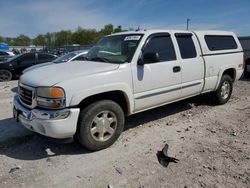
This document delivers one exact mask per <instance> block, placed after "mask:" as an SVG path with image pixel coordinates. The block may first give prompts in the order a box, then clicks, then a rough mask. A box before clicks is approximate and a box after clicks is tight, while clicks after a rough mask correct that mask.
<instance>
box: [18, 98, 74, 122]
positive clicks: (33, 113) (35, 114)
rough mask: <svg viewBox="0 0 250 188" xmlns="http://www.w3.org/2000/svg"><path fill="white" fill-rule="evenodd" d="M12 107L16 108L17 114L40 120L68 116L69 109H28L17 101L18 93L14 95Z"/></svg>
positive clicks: (28, 118)
mask: <svg viewBox="0 0 250 188" xmlns="http://www.w3.org/2000/svg"><path fill="white" fill-rule="evenodd" d="M14 108H15V110H17V113H19V115H21V116H23V117H24V118H25V119H27V120H30V121H31V120H33V119H42V120H58V119H65V118H67V117H68V116H69V114H70V110H69V109H62V110H43V109H32V110H30V109H28V108H26V107H24V106H23V105H22V104H21V103H20V102H19V97H18V95H15V97H14Z"/></svg>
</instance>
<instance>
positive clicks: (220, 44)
mask: <svg viewBox="0 0 250 188" xmlns="http://www.w3.org/2000/svg"><path fill="white" fill-rule="evenodd" d="M205 41H206V43H207V46H208V48H209V50H210V51H217V50H230V49H237V47H238V46H237V44H236V42H235V40H234V38H233V36H230V35H228V36H226V35H224V36H222V35H220V36H218V35H206V36H205Z"/></svg>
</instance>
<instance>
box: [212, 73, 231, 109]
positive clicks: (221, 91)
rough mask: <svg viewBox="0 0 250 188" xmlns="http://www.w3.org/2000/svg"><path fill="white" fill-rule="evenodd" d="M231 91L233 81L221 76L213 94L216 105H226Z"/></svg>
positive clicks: (228, 77) (227, 76) (226, 76)
mask: <svg viewBox="0 0 250 188" xmlns="http://www.w3.org/2000/svg"><path fill="white" fill-rule="evenodd" d="M232 91H233V80H232V78H231V77H230V76H229V75H223V76H222V78H221V81H220V85H219V87H218V88H217V90H216V91H215V92H214V93H213V97H214V101H215V103H216V104H218V105H222V104H225V103H227V101H228V100H229V99H230V97H231V95H232Z"/></svg>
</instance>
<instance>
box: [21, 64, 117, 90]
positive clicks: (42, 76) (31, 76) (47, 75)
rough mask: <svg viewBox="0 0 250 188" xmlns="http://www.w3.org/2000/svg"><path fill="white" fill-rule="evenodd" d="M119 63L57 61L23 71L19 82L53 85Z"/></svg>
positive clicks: (107, 68) (115, 66)
mask: <svg viewBox="0 0 250 188" xmlns="http://www.w3.org/2000/svg"><path fill="white" fill-rule="evenodd" d="M118 67H119V64H112V63H104V62H94V61H75V62H74V63H59V64H52V65H49V66H42V67H38V68H35V69H32V70H30V71H27V72H25V73H24V74H23V75H22V76H21V78H20V82H21V83H23V84H26V85H29V86H32V87H37V86H53V85H55V84H57V83H59V82H62V81H64V80H69V79H73V78H76V77H82V76H87V75H91V74H95V73H100V72H107V71H111V70H115V69H117V68H118Z"/></svg>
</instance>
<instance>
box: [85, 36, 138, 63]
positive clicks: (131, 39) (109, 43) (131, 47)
mask: <svg viewBox="0 0 250 188" xmlns="http://www.w3.org/2000/svg"><path fill="white" fill-rule="evenodd" d="M141 38H142V35H141V34H133V35H131V34H130V35H113V36H108V37H104V38H103V39H101V40H100V41H99V42H98V43H97V44H96V45H95V46H94V47H92V48H91V49H90V50H89V52H88V53H87V54H86V57H85V58H86V60H89V61H100V62H108V63H125V62H130V61H131V59H132V57H133V55H134V53H135V50H136V48H137V46H138V44H139V42H140V40H141Z"/></svg>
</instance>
